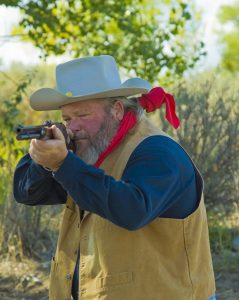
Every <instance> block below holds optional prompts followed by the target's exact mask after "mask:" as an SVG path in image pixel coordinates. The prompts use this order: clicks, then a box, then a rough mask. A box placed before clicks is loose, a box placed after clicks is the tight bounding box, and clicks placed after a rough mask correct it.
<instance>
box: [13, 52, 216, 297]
mask: <svg viewBox="0 0 239 300" xmlns="http://www.w3.org/2000/svg"><path fill="white" fill-rule="evenodd" d="M56 81H57V89H56V90H55V89H49V88H43V89H40V90H38V91H36V92H35V93H34V94H33V95H32V96H31V98H30V103H31V106H32V108H33V109H35V110H56V109H60V110H61V113H62V118H63V120H64V121H65V124H66V127H67V130H68V133H69V135H70V136H71V138H72V139H73V141H74V143H75V146H76V150H75V153H73V152H72V151H68V150H67V148H66V145H65V140H64V137H63V135H62V134H61V131H60V130H59V129H58V128H57V127H55V126H52V128H51V130H52V134H53V139H48V140H35V139H33V140H32V141H31V144H30V148H29V154H27V155H26V156H24V157H23V158H22V159H21V160H20V162H19V163H18V165H17V167H16V171H15V175H14V195H15V198H16V200H17V201H18V202H20V203H24V204H27V205H42V204H59V203H65V213H64V217H63V221H62V226H61V230H60V233H59V240H58V245H57V250H56V255H55V257H54V258H53V260H52V266H51V276H50V277H51V278H50V299H52V300H61V299H62V300H63V299H70V298H71V294H72V297H73V299H87V300H88V299H109V300H118V299H124V300H132V299H135V300H140V299H142V300H145V299H150V300H156V299H157V300H167V299H170V300H188V299H195V300H198V299H203V300H204V299H205V300H207V299H215V298H214V296H213V295H214V293H215V284H214V275H213V268H212V261H211V254H210V247H209V239H208V228H207V220H206V212H205V206H204V201H203V194H202V189H203V181H202V178H201V175H200V174H199V172H198V170H197V168H196V167H195V165H194V163H193V162H192V161H191V159H190V158H189V156H188V155H187V154H186V152H185V151H184V150H183V149H182V147H181V146H180V145H178V144H177V143H176V142H175V141H174V140H173V139H172V138H170V137H169V136H167V135H166V134H165V133H164V132H162V131H161V130H159V129H157V128H155V127H154V126H153V125H152V123H151V122H150V121H149V120H148V119H147V118H146V116H145V115H144V112H143V109H146V111H153V110H155V109H156V108H159V107H160V106H161V105H162V103H165V104H166V118H167V119H168V121H169V122H170V123H171V124H172V125H173V126H174V127H175V128H177V127H178V126H179V120H178V118H177V116H176V114H175V103H174V99H173V97H172V96H171V95H170V94H167V93H165V92H164V90H163V89H161V88H154V89H152V90H151V91H149V90H150V88H151V86H150V84H149V83H148V82H147V81H145V80H143V79H140V78H132V79H129V80H127V81H125V82H124V83H121V81H120V77H119V74H118V70H117V66H116V63H115V60H114V59H113V57H111V56H107V55H103V56H95V57H86V58H79V59H75V60H73V61H70V62H67V63H65V64H61V65H59V66H57V68H56ZM135 95H141V96H139V97H133V98H132V97H131V98H130V97H129V96H135Z"/></svg>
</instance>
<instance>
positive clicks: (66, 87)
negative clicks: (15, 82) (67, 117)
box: [30, 55, 151, 111]
mask: <svg viewBox="0 0 239 300" xmlns="http://www.w3.org/2000/svg"><path fill="white" fill-rule="evenodd" d="M56 84H57V87H56V89H52V88H41V89H39V90H37V91H36V92H34V93H33V94H32V95H31V97H30V105H31V107H32V108H33V109H34V110H40V111H45V110H57V109H60V107H61V106H63V105H65V104H69V103H73V102H78V101H82V100H89V99H102V98H110V97H119V96H133V95H136V94H143V93H147V92H148V90H149V89H150V88H151V85H150V83H149V82H147V81H146V80H144V79H141V78H131V79H128V80H126V81H125V82H123V83H121V80H120V76H119V72H118V69H117V65H116V62H115V59H114V58H113V57H112V56H109V55H101V56H89V57H83V58H77V59H74V60H71V61H69V62H66V63H63V64H60V65H58V66H57V67H56Z"/></svg>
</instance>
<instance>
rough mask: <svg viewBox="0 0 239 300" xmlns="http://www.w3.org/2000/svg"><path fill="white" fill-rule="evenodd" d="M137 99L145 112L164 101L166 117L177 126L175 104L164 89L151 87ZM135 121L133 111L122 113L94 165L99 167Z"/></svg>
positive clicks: (157, 106) (178, 122) (153, 109)
mask: <svg viewBox="0 0 239 300" xmlns="http://www.w3.org/2000/svg"><path fill="white" fill-rule="evenodd" d="M138 101H139V104H140V105H141V106H142V107H143V108H144V109H145V110H146V112H153V111H155V110H156V109H158V108H160V107H161V106H162V104H163V103H165V104H166V119H167V120H168V122H169V123H170V124H171V125H173V127H174V128H178V127H179V125H180V120H179V119H178V117H177V115H176V112H175V108H176V105H175V101H174V97H173V96H172V95H170V94H168V93H165V91H164V90H163V89H162V88H161V87H156V88H153V89H152V90H150V92H149V93H147V94H143V95H142V96H141V97H139V98H138ZM136 122H137V118H136V115H135V113H134V112H132V111H128V112H127V113H126V114H125V115H124V117H123V119H122V121H121V122H120V126H119V129H118V131H117V133H116V135H115V136H114V138H113V139H112V141H111V143H110V144H109V146H108V147H107V148H106V149H105V151H104V152H103V153H102V154H101V155H100V157H99V158H98V160H97V162H96V163H95V166H96V167H99V166H100V165H101V163H102V162H103V160H104V159H105V158H106V156H107V155H109V154H110V153H111V152H112V151H113V150H114V149H115V148H116V147H117V146H118V145H119V144H120V143H121V141H122V140H123V139H124V137H125V136H126V134H127V132H128V131H129V130H130V129H131V128H133V127H134V126H135V124H136Z"/></svg>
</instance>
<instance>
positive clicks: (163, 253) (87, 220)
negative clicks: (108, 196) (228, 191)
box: [50, 119, 215, 300]
mask: <svg viewBox="0 0 239 300" xmlns="http://www.w3.org/2000/svg"><path fill="white" fill-rule="evenodd" d="M155 134H160V135H162V134H163V135H164V133H163V132H162V131H160V130H159V129H157V128H155V127H153V125H152V124H151V123H150V122H149V121H148V120H147V119H143V120H142V121H141V122H140V123H139V124H138V125H137V126H136V127H135V128H134V130H132V131H131V132H130V133H128V134H127V136H126V138H125V139H124V141H123V142H122V143H121V145H120V146H119V147H118V148H117V149H116V150H115V151H114V152H112V153H111V154H110V155H109V156H108V157H107V158H106V160H105V161H104V162H103V164H102V165H101V168H103V169H104V170H105V172H106V173H107V174H109V175H111V176H113V177H114V178H115V179H117V180H119V179H120V178H121V176H122V173H123V170H124V168H125V165H126V163H127V161H128V159H129V156H130V154H131V153H132V151H133V150H134V149H135V147H136V146H137V145H138V144H139V143H140V142H141V141H142V140H143V139H145V138H146V137H148V136H151V135H155ZM186 200H187V199H185V201H186ZM120 213H124V212H120ZM78 250H79V251H80V288H79V299H80V300H95V299H98V300H146V299H147V300H207V299H208V298H209V296H211V295H213V294H214V292H215V283H214V282H215V281H214V274H213V268H212V259H211V254H210V246H209V237H208V226H207V217H206V211H205V205H204V201H203V197H202V198H201V201H200V204H199V206H198V208H197V209H196V211H194V212H193V213H192V214H191V215H190V216H188V217H187V218H185V219H167V218H157V219H155V220H154V221H153V222H151V223H150V224H148V225H146V226H144V227H143V228H141V229H138V230H135V231H130V230H126V229H124V228H121V227H119V226H116V225H114V224H113V223H111V222H110V221H107V220H106V219H103V218H101V217H99V216H98V215H96V214H93V213H89V212H86V213H85V215H84V218H83V220H81V221H80V213H79V208H78V207H77V206H76V205H75V204H74V202H73V200H72V199H70V198H68V200H67V203H66V208H65V213H64V217H63V221H62V225H61V230H60V233H59V240H58V245H57V250H56V256H55V258H54V260H53V261H52V268H51V276H50V300H69V299H71V285H72V278H73V273H74V269H75V264H76V259H77V253H78Z"/></svg>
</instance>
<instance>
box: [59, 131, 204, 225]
mask: <svg viewBox="0 0 239 300" xmlns="http://www.w3.org/2000/svg"><path fill="white" fill-rule="evenodd" d="M54 177H55V179H56V180H57V181H58V182H59V183H60V184H61V186H62V187H63V189H64V190H65V191H67V193H69V194H70V195H71V196H72V198H73V199H74V201H75V202H76V203H77V204H78V206H79V207H80V208H81V209H82V210H87V211H90V212H93V213H96V214H98V215H100V216H101V217H103V218H106V219H108V220H110V221H111V222H113V223H115V224H116V225H119V226H121V227H124V228H127V229H129V230H135V229H138V228H141V227H143V226H144V225H146V224H148V223H150V222H151V221H153V220H154V219H155V218H157V217H159V216H161V217H167V218H184V217H186V216H188V215H189V214H190V213H192V212H193V211H194V210H195V209H196V207H197V205H198V199H197V198H198V197H197V192H196V182H195V170H194V167H193V165H192V162H191V160H190V158H189V157H188V155H187V154H186V153H185V151H184V150H183V149H182V147H180V146H179V145H178V144H177V143H176V142H174V141H173V140H172V139H170V138H168V137H164V136H153V137H149V138H146V139H145V140H144V141H143V142H141V143H140V145H139V146H138V147H137V148H136V149H135V150H134V152H133V153H132V155H131V157H130V158H129V161H128V163H127V166H126V168H125V170H124V173H123V176H122V180H120V181H117V180H115V179H114V178H113V177H111V176H108V175H106V174H105V173H104V171H103V170H101V169H97V168H95V167H94V166H90V165H87V164H85V163H84V162H83V161H82V160H81V159H80V158H79V157H77V156H76V155H75V154H73V153H70V152H69V154H68V155H67V157H66V159H65V161H64V162H63V164H62V165H61V167H60V168H59V170H58V171H57V172H56V173H55V176H54Z"/></svg>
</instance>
